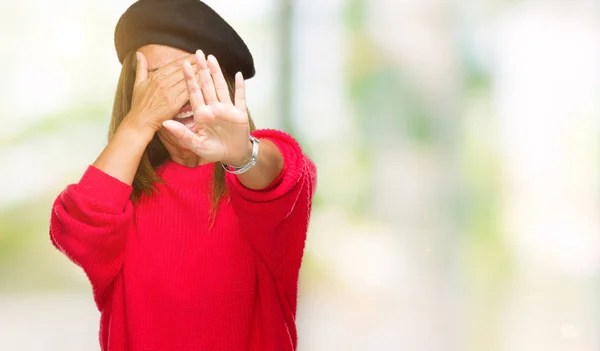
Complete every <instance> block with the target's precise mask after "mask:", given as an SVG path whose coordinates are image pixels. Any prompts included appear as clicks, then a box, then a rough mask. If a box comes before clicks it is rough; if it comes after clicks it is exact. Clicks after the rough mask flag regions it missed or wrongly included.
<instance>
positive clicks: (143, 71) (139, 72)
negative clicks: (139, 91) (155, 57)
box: [135, 51, 148, 85]
mask: <svg viewBox="0 0 600 351" xmlns="http://www.w3.org/2000/svg"><path fill="white" fill-rule="evenodd" d="M135 56H136V59H137V65H136V69H135V85H138V84H139V83H140V82H143V81H145V80H146V78H148V61H146V57H145V56H144V54H142V53H141V52H139V51H138V52H136V53H135Z"/></svg>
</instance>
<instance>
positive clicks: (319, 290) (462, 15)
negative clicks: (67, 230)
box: [0, 0, 600, 351]
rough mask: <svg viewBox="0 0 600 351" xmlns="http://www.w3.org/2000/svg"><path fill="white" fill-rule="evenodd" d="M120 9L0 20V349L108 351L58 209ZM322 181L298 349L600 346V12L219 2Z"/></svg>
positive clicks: (253, 85)
mask: <svg viewBox="0 0 600 351" xmlns="http://www.w3.org/2000/svg"><path fill="white" fill-rule="evenodd" d="M131 3H132V1H128V0H103V1H79V0H54V1H44V0H21V1H3V2H1V3H0V44H1V47H2V49H1V56H0V67H1V72H2V74H1V75H2V79H1V83H0V118H1V121H2V124H1V125H2V127H1V128H0V168H1V172H0V350H3V351H4V350H6V351H12V350H17V351H19V350H27V351H28V350H52V351H54V350H60V351H76V350H77V351H79V350H92V351H93V350H98V349H99V347H98V342H97V340H98V338H97V332H98V319H99V313H98V312H97V310H96V309H95V306H94V304H93V300H92V295H91V289H90V287H89V284H88V282H87V280H86V277H85V275H84V274H83V272H82V271H81V270H80V269H79V268H77V267H76V266H75V265H73V264H71V263H70V262H69V261H68V260H67V259H66V258H65V257H64V256H62V255H61V254H60V253H58V251H56V250H55V249H54V248H53V247H52V245H51V244H50V240H49V236H48V221H49V217H50V209H51V206H52V202H53V200H54V198H55V197H56V196H57V195H58V193H59V192H60V191H61V190H62V189H63V188H64V187H65V186H66V185H67V184H69V183H73V182H77V181H78V179H79V177H80V176H81V174H82V173H83V171H84V170H85V168H86V167H87V165H88V164H90V163H92V162H93V161H94V160H95V158H96V157H97V155H98V154H99V153H100V151H101V150H102V148H103V146H104V145H105V142H106V134H107V127H108V122H109V116H110V111H111V104H112V99H113V94H114V88H115V86H116V83H117V77H118V73H119V70H120V66H119V63H118V60H117V58H116V54H115V52H114V49H113V30H114V25H115V24H116V21H117V19H118V17H119V16H120V14H121V13H122V12H123V11H124V10H125V9H126V8H127V7H128V6H129V5H130V4H131ZM207 3H209V4H210V5H212V6H213V7H214V8H215V9H216V10H217V11H218V12H219V13H221V14H222V15H223V16H224V17H225V18H226V19H227V20H228V21H229V22H230V23H231V24H232V25H233V26H234V27H235V28H236V29H237V30H238V31H239V32H240V34H241V35H242V37H243V38H244V39H245V40H246V41H247V44H248V45H249V47H250V48H251V50H252V51H253V53H254V55H255V61H256V64H257V76H256V77H255V78H253V79H252V80H250V81H249V82H248V90H249V91H248V99H249V105H250V109H251V110H252V112H253V116H254V119H255V120H256V121H257V123H258V125H259V127H271V128H279V129H283V130H285V131H287V132H290V133H292V134H293V135H294V136H295V137H296V138H298V139H299V140H300V141H301V143H302V145H303V146H304V147H305V150H306V152H307V153H308V154H309V155H310V156H311V157H312V158H313V159H314V161H315V162H316V164H317V167H318V170H319V183H318V192H317V197H316V199H315V204H314V211H313V216H312V221H311V226H310V231H309V238H308V241H307V248H306V254H305V260H304V264H303V268H302V272H301V283H300V295H299V296H300V300H299V310H298V317H297V322H298V328H299V337H300V351H331V350H348V351H354V350H381V351H388V350H390V351H391V350H410V351H454V350H456V351H475V350H477V351H538V350H539V351H542V350H543V351H558V350H561V351H592V350H599V349H600V211H599V210H600V207H599V198H600V197H599V196H600V191H599V190H600V187H599V185H600V176H599V166H600V157H599V156H600V155H599V151H600V148H599V143H598V140H599V138H598V136H599V131H600V104H599V101H600V99H599V97H600V3H599V2H598V1H591V0H569V1H564V0H563V1H559V0H554V1H553V0H522V1H518V0H512V1H511V0H327V1H321V0H302V1H299V0H253V1H240V0H212V1H207Z"/></svg>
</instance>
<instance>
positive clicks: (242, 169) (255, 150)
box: [221, 135, 260, 174]
mask: <svg viewBox="0 0 600 351" xmlns="http://www.w3.org/2000/svg"><path fill="white" fill-rule="evenodd" d="M250 141H251V142H252V156H250V159H249V160H248V161H246V163H244V164H243V165H241V166H239V167H234V166H231V165H227V164H224V163H221V166H223V168H224V169H225V170H226V171H227V172H229V173H233V174H242V173H245V172H246V171H248V170H249V169H250V168H252V167H254V166H255V165H256V162H257V161H258V144H259V143H260V142H259V141H258V139H257V138H255V137H254V136H252V135H250Z"/></svg>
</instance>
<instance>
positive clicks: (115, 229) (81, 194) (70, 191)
mask: <svg viewBox="0 0 600 351" xmlns="http://www.w3.org/2000/svg"><path fill="white" fill-rule="evenodd" d="M131 192H132V188H131V186H129V185H128V184H125V183H123V182H121V181H120V180H118V179H116V178H113V177H111V176H110V175H108V174H106V173H104V172H102V171H101V170H99V169H98V168H96V167H94V166H89V167H88V169H87V170H86V171H85V173H84V175H83V177H82V178H81V180H80V181H79V183H77V184H71V185H69V186H67V188H66V189H65V190H64V191H63V192H62V193H61V194H60V195H59V196H58V197H57V198H56V200H55V202H54V206H53V207H52V213H51V217H50V239H51V241H52V244H54V246H55V247H56V248H57V249H58V250H60V251H61V252H62V253H64V254H65V255H66V256H67V257H68V258H69V259H70V260H71V261H73V262H74V263H75V264H77V265H78V266H80V267H81V268H82V269H83V270H84V271H85V273H86V275H87V276H88V278H89V280H90V282H91V284H92V288H93V292H94V299H95V301H96V304H97V306H98V309H99V310H102V309H103V306H104V304H105V302H106V301H105V300H106V297H107V296H108V291H109V290H110V288H111V286H112V282H113V281H114V279H115V278H116V277H117V275H118V274H119V273H120V271H121V268H122V266H123V256H124V248H125V238H126V235H127V232H128V231H129V230H131V228H132V224H133V206H132V203H131V200H130V199H129V198H130V195H131Z"/></svg>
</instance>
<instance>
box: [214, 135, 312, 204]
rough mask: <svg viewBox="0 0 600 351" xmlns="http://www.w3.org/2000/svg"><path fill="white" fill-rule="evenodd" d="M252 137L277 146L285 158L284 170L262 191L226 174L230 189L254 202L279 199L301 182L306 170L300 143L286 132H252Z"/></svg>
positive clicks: (232, 175) (233, 175) (230, 174)
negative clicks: (247, 186) (248, 186)
mask: <svg viewBox="0 0 600 351" xmlns="http://www.w3.org/2000/svg"><path fill="white" fill-rule="evenodd" d="M252 135H253V136H254V137H256V138H257V139H267V140H269V141H271V142H272V143H273V144H275V146H277V148H278V149H279V151H280V152H281V154H282V156H283V170H282V171H281V173H280V174H279V176H278V177H277V178H276V179H275V180H274V181H273V182H272V183H271V184H270V185H269V186H267V187H266V188H264V189H260V190H253V189H249V188H246V187H245V186H244V185H243V184H242V182H241V181H240V180H239V178H238V177H237V176H236V175H235V174H232V173H226V175H225V179H226V182H227V185H228V188H229V190H230V191H231V192H232V193H234V194H236V195H239V196H241V197H242V198H244V199H246V200H248V201H252V202H266V201H271V200H274V199H277V198H279V197H281V196H283V195H285V194H287V193H288V192H290V191H291V190H292V189H293V188H294V187H295V186H296V185H297V184H298V182H299V181H300V177H301V176H302V173H303V170H304V154H303V153H302V149H301V147H300V145H299V144H298V142H297V141H296V140H295V139H294V138H292V137H291V136H290V135H288V134H286V133H284V132H281V131H278V130H274V129H261V130H257V131H254V132H252Z"/></svg>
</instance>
